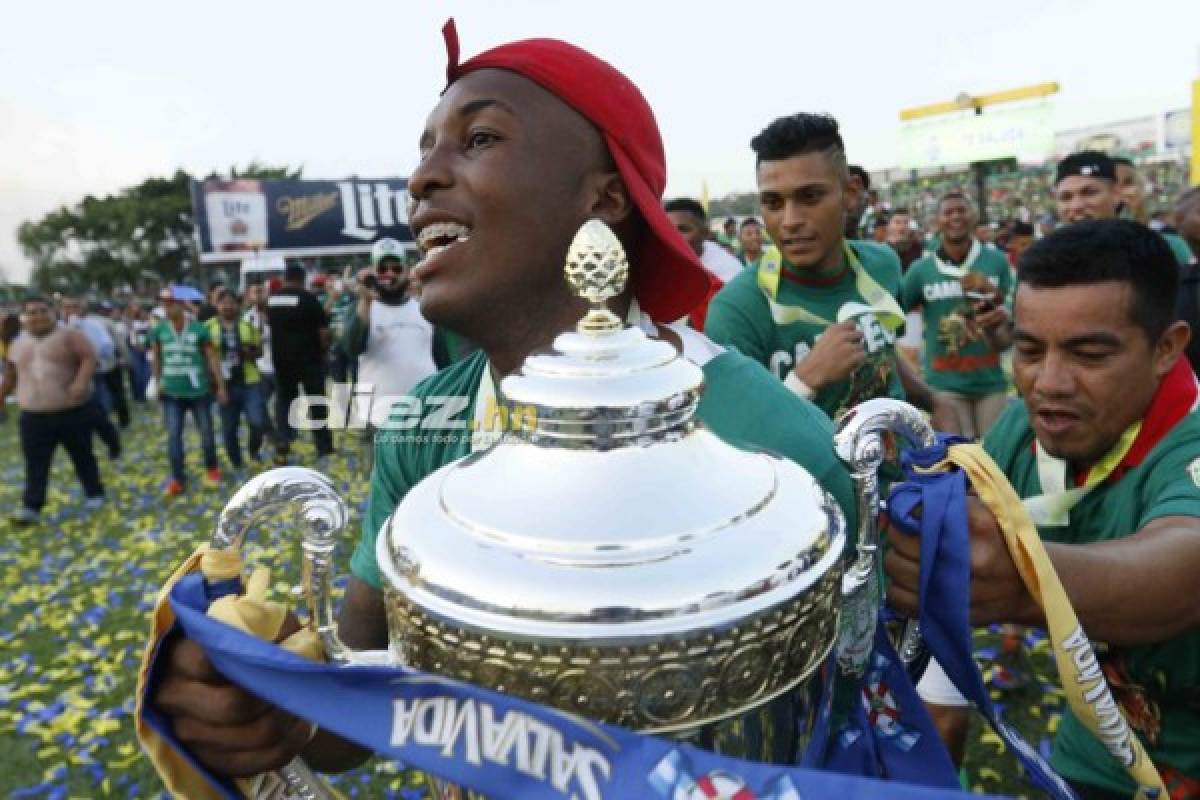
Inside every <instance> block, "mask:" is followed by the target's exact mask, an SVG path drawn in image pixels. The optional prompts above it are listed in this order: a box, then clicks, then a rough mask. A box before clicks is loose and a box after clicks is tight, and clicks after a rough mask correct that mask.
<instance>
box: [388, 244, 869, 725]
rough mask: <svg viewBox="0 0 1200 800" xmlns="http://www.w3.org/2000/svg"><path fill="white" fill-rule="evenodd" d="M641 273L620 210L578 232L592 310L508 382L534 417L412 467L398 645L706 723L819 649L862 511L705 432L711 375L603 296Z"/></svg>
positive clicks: (618, 712) (515, 404)
mask: <svg viewBox="0 0 1200 800" xmlns="http://www.w3.org/2000/svg"><path fill="white" fill-rule="evenodd" d="M627 270H628V267H627V265H626V263H625V256H624V253H623V252H622V251H621V247H620V244H619V242H618V241H617V239H616V237H615V236H614V235H613V234H612V232H611V231H609V230H608V229H607V228H606V227H605V226H604V225H603V224H602V223H599V222H595V221H593V222H589V223H588V224H587V225H585V226H584V228H582V229H581V230H580V233H579V235H577V236H576V239H575V241H574V242H573V244H572V247H571V251H570V255H569V256H568V259H567V268H566V275H567V279H568V281H569V282H570V283H571V285H572V287H573V288H574V289H575V290H576V292H577V294H579V295H580V296H582V297H584V298H585V299H586V300H588V301H589V302H590V303H591V304H592V309H591V310H590V311H588V312H587V314H586V315H585V316H584V317H583V319H582V320H581V321H580V323H579V324H578V326H577V328H576V330H574V331H571V332H568V333H564V334H562V335H560V336H559V337H558V338H557V339H555V341H554V343H553V345H552V347H551V348H550V349H549V350H548V351H546V352H541V353H536V354H533V355H531V356H530V357H529V358H528V359H527V360H526V362H525V363H524V365H523V366H522V367H521V368H520V369H519V370H518V371H517V372H515V373H514V374H512V375H510V376H508V377H507V378H505V379H504V380H503V381H502V382H501V384H500V386H499V391H498V395H499V398H498V399H499V402H500V405H501V407H502V408H504V409H505V410H506V414H507V419H508V420H509V421H510V423H511V422H513V421H514V420H517V421H518V422H517V424H512V425H510V429H509V430H508V431H507V432H506V434H505V435H504V436H503V437H502V438H501V439H500V441H499V442H498V443H497V444H495V445H494V446H493V447H491V448H490V449H488V450H486V451H484V452H479V453H474V454H472V455H470V456H468V457H466V458H464V459H462V460H460V461H457V462H455V463H452V464H449V465H447V466H446V467H443V468H442V469H440V470H438V471H437V472H435V473H433V474H431V475H430V476H428V477H427V478H426V479H425V480H423V481H421V483H419V484H418V485H417V486H415V487H414V488H413V489H412V490H411V491H410V492H409V493H408V495H407V496H406V497H405V499H404V501H403V502H402V503H401V504H400V506H399V507H398V508H397V509H396V511H395V512H394V513H393V515H392V516H391V518H390V519H389V520H388V522H387V523H386V524H385V526H384V528H383V529H382V530H381V532H380V536H379V538H378V542H377V556H378V562H379V564H380V568H381V571H382V573H383V575H384V580H385V594H386V596H387V600H386V602H387V606H388V613H389V626H390V628H391V631H392V648H393V651H394V652H395V653H396V654H397V656H398V657H399V658H400V659H401V660H402V661H405V662H406V663H409V664H411V665H412V666H415V667H418V668H421V669H424V670H427V671H431V672H439V673H442V674H446V675H449V676H452V677H456V678H460V679H463V680H467V681H470V682H473V683H478V684H481V685H487V686H490V687H492V688H497V689H501V690H504V691H510V692H513V693H516V694H520V695H523V696H526V697H529V698H531V699H534V700H538V701H541V702H547V703H550V704H552V705H556V706H559V707H561V708H564V709H567V710H571V711H577V712H579V713H582V714H584V715H586V716H590V717H592V718H596V719H600V720H602V721H606V722H613V723H618V724H624V725H627V726H630V727H634V728H638V729H647V730H661V731H676V732H678V731H684V730H695V729H697V728H699V727H700V726H703V725H706V724H709V723H711V722H714V721H719V720H724V719H728V718H731V717H734V716H736V715H739V714H742V713H744V712H746V711H747V710H748V709H753V708H755V707H757V706H760V705H762V704H764V703H767V702H769V701H770V700H771V699H772V698H774V697H776V696H779V695H781V694H783V693H785V692H787V691H788V690H789V689H792V688H793V687H796V686H797V685H798V684H800V683H802V682H804V681H806V680H807V679H808V677H809V676H810V675H811V673H812V672H813V670H815V668H816V667H817V665H818V664H819V663H820V662H821V661H822V659H823V658H824V656H825V654H826V653H827V652H828V651H829V648H830V647H831V646H832V644H833V641H834V639H835V635H836V629H837V614H838V610H837V609H838V602H837V598H838V593H839V590H840V589H839V587H840V583H839V581H840V577H841V562H842V553H843V549H844V547H845V541H846V532H845V525H844V521H843V518H842V515H841V512H840V511H839V509H838V508H837V505H836V504H835V502H834V501H833V499H832V498H831V497H830V496H829V495H828V494H827V493H826V492H825V491H824V490H823V489H822V488H821V487H820V486H819V485H818V484H817V482H816V481H815V480H814V479H813V478H812V476H810V475H809V474H808V473H807V472H806V471H805V470H803V469H802V468H801V467H799V466H797V465H796V464H794V463H792V462H790V461H787V460H785V459H782V458H780V457H777V456H775V455H772V454H769V453H763V452H754V451H747V450H741V449H738V448H736V447H733V446H731V445H729V444H727V443H725V442H723V441H721V440H720V439H718V438H717V437H716V436H714V435H713V434H711V433H710V432H709V431H707V430H705V428H704V427H703V425H702V424H700V422H699V421H698V420H697V419H696V408H697V405H698V402H699V398H700V395H701V392H702V391H703V387H704V375H703V372H702V371H701V370H700V369H699V368H698V367H697V366H695V365H694V364H692V363H690V362H688V361H687V360H685V359H684V358H682V357H681V356H680V355H679V354H678V353H677V352H676V351H675V349H674V347H672V346H671V345H670V344H668V343H667V342H664V341H659V340H654V339H651V338H649V337H647V336H646V335H645V334H644V333H643V332H642V331H641V330H640V329H638V328H636V327H623V326H622V324H621V321H620V320H619V318H618V317H616V316H615V315H614V314H613V313H612V312H611V311H609V310H608V309H606V308H605V307H604V303H605V301H606V300H608V299H609V298H611V297H614V296H616V295H618V294H620V292H621V291H622V290H623V287H624V281H625V277H626V274H627Z"/></svg>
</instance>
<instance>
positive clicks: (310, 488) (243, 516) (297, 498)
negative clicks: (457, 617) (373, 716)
mask: <svg viewBox="0 0 1200 800" xmlns="http://www.w3.org/2000/svg"><path fill="white" fill-rule="evenodd" d="M289 509H295V510H296V511H297V512H298V516H299V518H300V523H301V528H302V532H303V550H304V569H303V587H304V597H305V600H306V602H307V605H308V611H309V615H310V617H311V623H310V624H312V625H313V626H314V627H315V629H316V631H317V635H318V637H319V638H320V640H321V645H322V647H324V649H325V653H326V655H327V656H328V658H329V660H330V661H332V662H334V663H335V664H346V665H355V664H364V665H380V664H390V663H392V660H391V658H390V654H389V653H388V651H387V650H351V649H350V648H349V647H347V646H346V645H345V644H343V643H342V640H341V639H340V638H338V635H337V625H336V624H335V622H334V618H333V598H332V592H331V588H332V586H333V552H334V547H335V545H336V543H337V540H338V538H339V536H340V535H341V533H342V532H343V531H344V530H345V529H346V524H347V522H348V520H349V513H348V512H347V510H346V504H345V503H344V502H343V501H342V498H341V497H340V496H339V495H338V493H337V491H336V490H335V489H334V488H333V484H332V483H331V482H330V480H329V479H328V478H326V477H325V476H324V475H322V474H321V473H319V472H316V471H315V470H311V469H305V468H304V467H280V468H278V469H272V470H268V471H267V472H264V473H262V474H260V475H257V476H256V477H254V478H253V479H251V480H250V481H248V482H247V483H246V484H245V485H243V486H242V488H240V489H239V490H238V491H237V493H236V494H234V496H233V497H232V498H230V500H229V502H228V503H226V504H225V508H224V510H222V511H221V515H220V517H219V518H218V519H217V527H216V530H215V531H214V532H213V536H212V540H211V542H210V544H211V546H212V547H213V549H218V550H227V549H234V550H241V547H242V543H243V542H244V541H245V538H246V534H247V533H248V532H249V530H250V528H251V527H252V526H254V525H255V524H257V523H259V522H261V521H263V520H264V519H266V518H268V517H272V516H276V515H278V514H279V513H280V512H284V511H287V510H289ZM277 775H278V777H279V778H280V780H281V781H282V782H283V785H284V786H285V787H286V792H287V797H288V799H289V800H334V798H335V795H333V794H332V793H331V792H330V791H329V790H328V789H327V788H326V786H325V785H324V783H322V782H321V781H320V780H319V779H318V778H317V777H316V776H315V775H313V773H312V771H311V770H310V769H309V768H308V766H307V765H306V764H305V763H304V762H303V761H301V760H300V758H298V757H297V758H294V759H292V761H291V762H290V763H288V764H286V765H284V766H283V767H281V768H280V769H279V771H278V773H277Z"/></svg>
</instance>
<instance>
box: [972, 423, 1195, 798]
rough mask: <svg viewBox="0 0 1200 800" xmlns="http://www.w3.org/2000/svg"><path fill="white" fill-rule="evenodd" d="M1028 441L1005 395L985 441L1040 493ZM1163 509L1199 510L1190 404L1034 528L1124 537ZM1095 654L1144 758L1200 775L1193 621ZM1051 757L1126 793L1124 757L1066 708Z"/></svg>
mask: <svg viewBox="0 0 1200 800" xmlns="http://www.w3.org/2000/svg"><path fill="white" fill-rule="evenodd" d="M1148 418H1149V416H1148ZM1033 444H1034V434H1033V431H1032V429H1031V428H1030V424H1029V415H1028V412H1027V411H1026V409H1025V405H1024V403H1012V404H1011V405H1010V407H1009V408H1008V410H1007V411H1005V413H1004V414H1003V415H1002V416H1001V417H1000V419H999V420H997V422H996V425H995V426H994V427H993V428H992V430H991V431H990V432H989V433H988V434H987V436H986V437H985V438H984V442H983V446H984V449H985V450H987V452H988V454H989V455H991V456H992V458H993V459H995V461H996V463H997V464H998V465H999V467H1000V469H1001V471H1003V472H1004V474H1005V475H1006V476H1008V479H1009V481H1010V482H1011V483H1012V485H1013V488H1015V489H1016V490H1017V493H1018V494H1019V495H1020V496H1021V497H1022V498H1029V497H1034V496H1037V495H1040V494H1042V493H1043V490H1042V486H1041V481H1040V479H1039V477H1038V467H1037V457H1036V454H1035V452H1034V448H1033ZM1071 485H1072V482H1071V480H1070V478H1068V481H1067V487H1068V488H1070V486H1071ZM1167 516H1188V517H1200V415H1198V414H1197V413H1195V412H1193V413H1191V414H1188V415H1187V416H1185V417H1184V418H1183V420H1182V421H1180V422H1179V423H1177V424H1176V425H1175V426H1174V427H1173V428H1171V429H1170V430H1169V431H1167V433H1166V434H1165V435H1164V436H1163V437H1162V438H1161V439H1160V440H1159V441H1158V442H1157V444H1155V445H1154V446H1153V449H1151V450H1150V451H1149V453H1148V454H1147V455H1146V456H1145V457H1144V458H1143V459H1142V461H1141V463H1140V464H1137V465H1136V466H1132V467H1130V468H1128V469H1127V470H1126V471H1125V472H1124V474H1122V475H1120V476H1119V477H1116V478H1115V479H1114V478H1110V479H1109V480H1108V481H1106V482H1104V483H1101V484H1100V485H1099V486H1097V487H1096V488H1095V489H1094V490H1093V491H1091V492H1090V493H1089V494H1087V495H1085V496H1084V498H1083V499H1082V500H1081V501H1080V502H1079V504H1078V505H1076V506H1075V507H1074V508H1072V509H1071V511H1070V516H1069V521H1068V524H1067V525H1066V526H1060V527H1043V528H1039V533H1040V534H1041V536H1042V538H1043V539H1044V540H1045V541H1048V542H1064V543H1067V544H1087V543H1091V542H1101V541H1108V540H1111V539H1120V538H1123V537H1126V536H1129V535H1131V534H1133V533H1136V532H1137V531H1139V530H1141V529H1142V528H1143V527H1144V526H1145V525H1146V524H1147V523H1149V522H1151V521H1153V520H1155V519H1159V518H1161V517H1167ZM1098 653H1100V654H1101V661H1102V662H1103V663H1104V666H1105V670H1106V672H1107V673H1108V675H1109V683H1110V684H1111V685H1112V688H1113V695H1114V697H1115V698H1116V700H1117V701H1118V702H1119V703H1120V704H1121V705H1122V707H1123V708H1124V709H1125V711H1126V716H1127V717H1129V723H1130V726H1131V727H1132V728H1133V729H1134V730H1135V731H1137V733H1138V736H1139V738H1141V740H1142V742H1143V743H1144V744H1145V745H1146V749H1147V751H1148V752H1149V754H1150V757H1151V759H1152V760H1153V761H1154V762H1155V763H1156V764H1159V765H1160V767H1161V766H1163V765H1165V766H1168V767H1170V768H1172V769H1174V770H1177V771H1179V772H1181V773H1182V774H1184V775H1186V776H1188V777H1190V778H1192V779H1200V629H1193V630H1191V631H1189V632H1187V633H1184V634H1181V635H1179V636H1176V637H1175V638H1173V639H1170V640H1168V641H1164V642H1157V643H1155V644H1148V645H1141V646H1136V647H1122V648H1111V649H1109V650H1108V651H1107V653H1105V652H1104V651H1103V650H1101V649H1099V648H1098ZM1052 763H1053V765H1054V767H1055V769H1057V770H1058V771H1060V772H1061V773H1062V774H1063V775H1065V776H1066V777H1068V778H1070V779H1072V780H1078V781H1080V782H1083V783H1088V784H1092V785H1094V786H1098V787H1101V788H1103V789H1106V790H1108V791H1111V792H1115V793H1119V794H1124V795H1126V796H1131V795H1132V793H1133V790H1134V785H1133V783H1132V782H1131V781H1130V780H1129V778H1128V777H1127V776H1126V774H1125V771H1124V770H1123V769H1122V767H1121V765H1120V764H1118V763H1117V761H1116V760H1115V759H1113V758H1112V756H1110V755H1109V753H1108V751H1107V750H1106V749H1105V748H1104V746H1103V745H1102V744H1101V743H1100V741H1099V740H1097V739H1096V738H1094V737H1093V736H1092V735H1091V733H1089V732H1088V731H1087V729H1086V728H1084V727H1083V725H1082V724H1081V723H1080V722H1079V720H1078V719H1077V718H1076V717H1075V716H1074V715H1073V714H1072V713H1071V712H1070V710H1067V711H1066V715H1065V717H1064V719H1063V721H1062V724H1061V725H1060V726H1059V728H1058V735H1057V736H1056V737H1055V740H1054V754H1053V757H1052Z"/></svg>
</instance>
